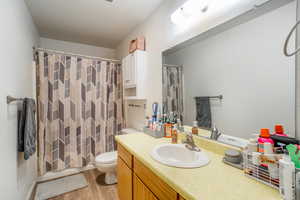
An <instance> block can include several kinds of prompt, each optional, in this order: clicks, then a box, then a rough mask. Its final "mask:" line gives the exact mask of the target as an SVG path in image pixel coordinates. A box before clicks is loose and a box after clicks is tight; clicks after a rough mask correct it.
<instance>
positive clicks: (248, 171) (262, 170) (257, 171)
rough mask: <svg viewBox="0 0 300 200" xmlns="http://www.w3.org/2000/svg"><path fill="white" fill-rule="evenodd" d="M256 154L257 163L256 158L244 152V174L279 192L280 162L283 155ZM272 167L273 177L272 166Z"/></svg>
mask: <svg viewBox="0 0 300 200" xmlns="http://www.w3.org/2000/svg"><path fill="white" fill-rule="evenodd" d="M255 153H256V156H257V157H256V159H257V163H254V162H253V159H254V156H253V154H252V153H249V152H247V151H245V152H243V157H244V172H245V175H246V176H247V177H249V178H253V179H255V180H257V181H259V182H261V183H264V184H266V185H268V186H270V187H273V188H275V189H278V190H279V162H278V161H279V160H280V159H281V158H282V154H263V153H258V152H255ZM271 165H272V173H273V175H272V176H271V174H270V171H271V168H270V166H271Z"/></svg>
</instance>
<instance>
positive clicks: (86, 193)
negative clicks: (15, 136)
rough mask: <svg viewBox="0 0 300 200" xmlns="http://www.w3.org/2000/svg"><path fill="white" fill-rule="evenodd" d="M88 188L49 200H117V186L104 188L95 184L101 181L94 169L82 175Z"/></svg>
mask: <svg viewBox="0 0 300 200" xmlns="http://www.w3.org/2000/svg"><path fill="white" fill-rule="evenodd" d="M83 174H84V176H85V178H86V180H87V181H88V184H89V186H88V187H85V188H83V189H80V190H76V191H74V192H69V193H66V194H63V195H61V196H58V197H55V198H51V199H49V200H119V198H118V192H117V185H110V186H104V185H100V184H98V183H97V181H96V180H98V182H99V180H100V181H102V180H101V178H100V176H99V175H100V172H99V171H98V170H96V169H94V170H89V171H86V172H84V173H83Z"/></svg>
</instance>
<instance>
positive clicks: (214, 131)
mask: <svg viewBox="0 0 300 200" xmlns="http://www.w3.org/2000/svg"><path fill="white" fill-rule="evenodd" d="M221 135H222V134H221V132H220V131H219V130H218V128H217V127H216V125H214V128H213V129H212V130H211V134H210V139H212V140H218V138H219V137H220V136H221Z"/></svg>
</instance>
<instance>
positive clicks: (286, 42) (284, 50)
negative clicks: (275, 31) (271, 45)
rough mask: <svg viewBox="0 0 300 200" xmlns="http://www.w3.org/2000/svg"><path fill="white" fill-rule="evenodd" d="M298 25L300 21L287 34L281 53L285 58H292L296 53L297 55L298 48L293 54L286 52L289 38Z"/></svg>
mask: <svg viewBox="0 0 300 200" xmlns="http://www.w3.org/2000/svg"><path fill="white" fill-rule="evenodd" d="M299 24H300V20H299V21H298V22H297V23H296V24H295V25H294V26H293V28H292V30H291V31H290V32H289V34H288V36H287V38H286V40H285V43H284V48H283V53H284V55H285V56H287V57H290V56H293V55H295V54H296V53H298V52H299V51H300V48H298V49H296V51H294V52H293V53H289V52H288V50H287V48H288V44H289V41H290V38H291V36H292V34H293V32H294V31H295V30H296V28H297V26H298V25H299Z"/></svg>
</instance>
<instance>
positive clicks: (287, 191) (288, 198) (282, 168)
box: [279, 154, 295, 200]
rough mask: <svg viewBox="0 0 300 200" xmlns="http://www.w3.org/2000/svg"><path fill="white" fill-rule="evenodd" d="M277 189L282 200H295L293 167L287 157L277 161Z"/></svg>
mask: <svg viewBox="0 0 300 200" xmlns="http://www.w3.org/2000/svg"><path fill="white" fill-rule="evenodd" d="M279 183H280V185H279V189H280V194H281V195H282V197H283V199H284V200H295V165H294V163H293V162H292V161H291V158H290V157H289V155H287V154H285V155H284V156H283V158H282V159H280V160H279Z"/></svg>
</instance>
